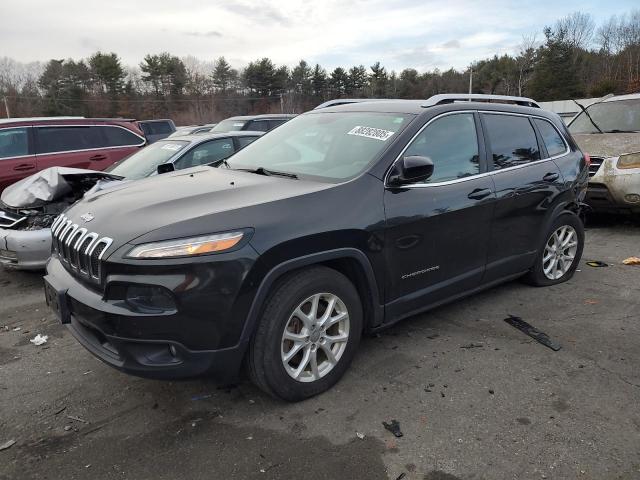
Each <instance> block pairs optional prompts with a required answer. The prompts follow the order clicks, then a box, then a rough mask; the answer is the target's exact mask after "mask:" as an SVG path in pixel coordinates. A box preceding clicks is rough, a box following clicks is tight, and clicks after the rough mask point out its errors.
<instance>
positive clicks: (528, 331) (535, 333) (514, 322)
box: [504, 315, 562, 352]
mask: <svg viewBox="0 0 640 480" xmlns="http://www.w3.org/2000/svg"><path fill="white" fill-rule="evenodd" d="M504 321H505V322H507V323H508V324H509V325H511V326H512V327H515V328H517V329H518V330H520V331H521V332H522V333H524V334H525V335H529V336H530V337H531V338H533V339H534V340H535V341H537V342H538V343H541V344H542V345H544V346H545V347H549V348H550V349H551V350H553V351H554V352H557V351H558V350H560V349H561V348H562V345H560V344H559V343H556V342H554V341H553V340H551V338H549V335H547V334H546V333H544V332H541V331H540V330H538V329H537V328H535V327H533V326H532V325H529V324H528V323H527V322H525V321H524V320H522V319H521V318H520V317H514V316H513V315H509V317H508V318H505V319H504Z"/></svg>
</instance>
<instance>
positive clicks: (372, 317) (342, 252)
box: [240, 248, 384, 347]
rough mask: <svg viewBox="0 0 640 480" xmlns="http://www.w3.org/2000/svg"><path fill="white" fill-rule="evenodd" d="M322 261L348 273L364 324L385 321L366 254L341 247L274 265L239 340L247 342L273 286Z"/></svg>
mask: <svg viewBox="0 0 640 480" xmlns="http://www.w3.org/2000/svg"><path fill="white" fill-rule="evenodd" d="M314 265H323V266H326V267H329V268H331V269H333V270H336V271H338V272H340V273H342V274H343V275H345V276H346V277H347V278H348V279H349V280H350V281H351V282H352V283H353V285H354V286H355V288H356V289H357V291H358V294H359V296H360V299H361V301H362V307H363V315H364V322H363V325H364V328H365V330H366V329H369V328H371V327H374V326H376V325H379V324H381V323H382V319H383V312H384V307H383V306H382V305H381V303H380V298H379V295H378V286H377V281H376V278H375V275H374V273H373V268H372V266H371V263H370V262H369V259H368V258H367V256H366V255H365V254H364V253H363V252H362V251H360V250H358V249H356V248H339V249H335V250H329V251H325V252H318V253H313V254H309V255H304V256H302V257H298V258H294V259H291V260H287V261H285V262H282V263H280V264H278V265H276V266H275V267H273V268H271V270H269V272H268V273H267V274H266V275H265V277H264V279H263V280H262V282H261V283H260V285H259V287H258V289H257V292H256V295H255V297H254V298H253V301H252V303H251V307H250V308H249V313H248V314H247V319H246V322H245V325H244V328H243V330H242V335H241V337H240V344H244V346H245V347H246V345H247V344H248V342H249V340H250V338H251V336H252V335H253V333H254V332H255V329H256V326H257V324H258V319H259V318H260V314H261V313H262V310H263V308H264V305H265V302H266V300H267V298H268V296H269V293H270V292H271V290H272V288H273V287H274V286H275V285H276V284H277V283H278V281H279V280H281V279H282V278H283V277H284V276H285V275H287V274H289V273H291V272H294V271H296V270H299V269H301V268H305V267H310V266H314Z"/></svg>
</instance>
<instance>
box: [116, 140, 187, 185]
mask: <svg viewBox="0 0 640 480" xmlns="http://www.w3.org/2000/svg"><path fill="white" fill-rule="evenodd" d="M187 145H189V142H184V141H178V140H160V141H159V142H156V143H152V144H151V145H149V146H147V147H144V148H143V149H142V150H138V151H137V152H136V153H134V154H133V155H130V156H128V157H127V158H125V159H124V160H120V161H119V162H117V163H114V164H113V165H111V166H110V167H109V168H107V169H106V170H105V171H106V172H109V173H111V174H113V175H120V176H121V177H125V178H126V179H128V180H138V179H140V178H145V177H148V176H150V175H153V174H154V173H155V172H156V171H157V168H158V165H160V164H163V163H166V162H167V160H169V159H170V158H171V157H173V156H174V155H176V154H178V153H179V152H182V151H183V150H184V149H185V148H186V146H187Z"/></svg>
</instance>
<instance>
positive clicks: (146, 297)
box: [125, 285, 176, 313]
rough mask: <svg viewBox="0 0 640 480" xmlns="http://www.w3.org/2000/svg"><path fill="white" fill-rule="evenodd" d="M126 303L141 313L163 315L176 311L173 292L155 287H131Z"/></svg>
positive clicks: (128, 288)
mask: <svg viewBox="0 0 640 480" xmlns="http://www.w3.org/2000/svg"><path fill="white" fill-rule="evenodd" d="M125 302H127V305H129V306H130V307H131V308H133V309H134V310H136V311H138V312H141V313H163V312H166V311H170V310H175V309H176V304H175V301H174V300H173V295H172V294H171V292H169V290H167V289H166V288H164V287H158V286H153V285H129V286H128V287H127V293H126V295H125Z"/></svg>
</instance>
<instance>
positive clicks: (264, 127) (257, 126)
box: [243, 120, 273, 132]
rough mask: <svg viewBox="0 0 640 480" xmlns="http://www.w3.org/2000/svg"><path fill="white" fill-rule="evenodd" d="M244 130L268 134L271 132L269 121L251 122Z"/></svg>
mask: <svg viewBox="0 0 640 480" xmlns="http://www.w3.org/2000/svg"><path fill="white" fill-rule="evenodd" d="M272 128H273V127H272ZM243 130H251V131H252V132H267V131H269V121H268V120H251V121H250V122H247V124H246V125H245V128H243Z"/></svg>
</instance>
